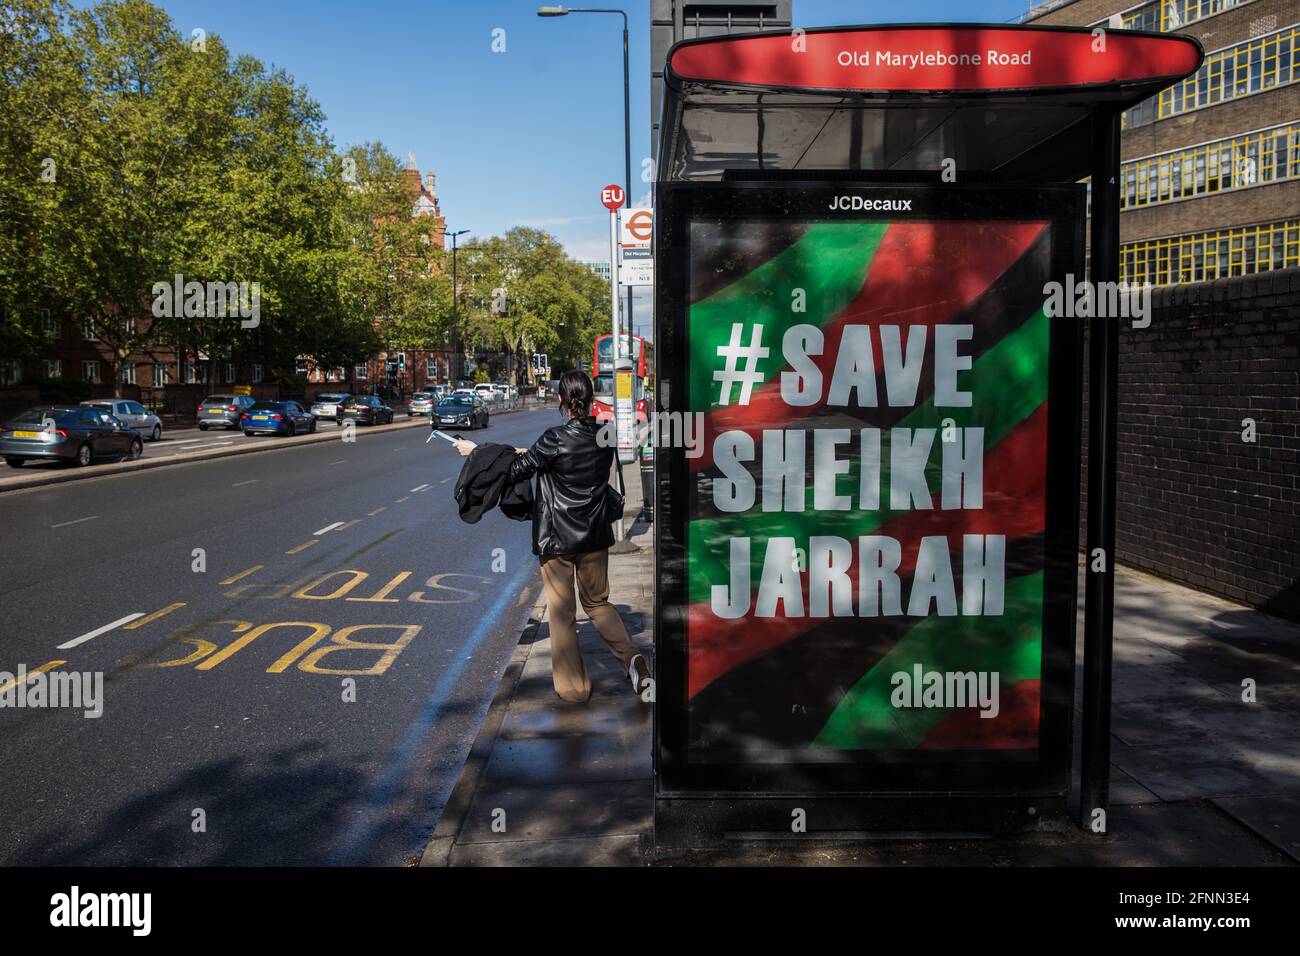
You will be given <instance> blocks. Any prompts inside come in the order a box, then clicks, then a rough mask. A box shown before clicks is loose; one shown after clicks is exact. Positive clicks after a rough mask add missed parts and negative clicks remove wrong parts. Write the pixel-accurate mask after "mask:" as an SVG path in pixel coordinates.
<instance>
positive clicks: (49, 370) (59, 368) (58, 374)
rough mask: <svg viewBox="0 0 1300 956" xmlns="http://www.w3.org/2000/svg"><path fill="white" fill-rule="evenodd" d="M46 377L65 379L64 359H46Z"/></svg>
mask: <svg viewBox="0 0 1300 956" xmlns="http://www.w3.org/2000/svg"><path fill="white" fill-rule="evenodd" d="M45 377H46V378H62V377H63V359H46V360H45Z"/></svg>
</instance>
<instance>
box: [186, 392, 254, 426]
mask: <svg viewBox="0 0 1300 956" xmlns="http://www.w3.org/2000/svg"><path fill="white" fill-rule="evenodd" d="M253 401H254V399H253V397H252V396H251V395H209V396H208V397H207V398H205V399H204V400H203V404H202V405H200V406H199V415H198V418H199V431H201V432H205V431H207V430H208V429H209V428H238V427H239V420H240V418H242V417H243V415H244V413H245V412H246V411H248V410H249V409H250V408H252V407H253Z"/></svg>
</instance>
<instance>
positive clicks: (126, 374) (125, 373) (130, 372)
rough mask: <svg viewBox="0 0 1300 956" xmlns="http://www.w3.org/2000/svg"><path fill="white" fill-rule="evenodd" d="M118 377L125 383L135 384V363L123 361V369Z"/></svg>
mask: <svg viewBox="0 0 1300 956" xmlns="http://www.w3.org/2000/svg"><path fill="white" fill-rule="evenodd" d="M118 378H119V379H120V380H121V382H122V384H123V385H134V384H135V363H134V362H123V363H122V367H121V369H120V370H119V371H118Z"/></svg>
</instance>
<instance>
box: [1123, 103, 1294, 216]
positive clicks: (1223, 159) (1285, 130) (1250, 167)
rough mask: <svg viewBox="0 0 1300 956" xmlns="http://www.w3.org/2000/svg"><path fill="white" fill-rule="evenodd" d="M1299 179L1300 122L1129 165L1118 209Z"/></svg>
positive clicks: (1145, 159)
mask: <svg viewBox="0 0 1300 956" xmlns="http://www.w3.org/2000/svg"><path fill="white" fill-rule="evenodd" d="M1296 178H1300V122H1294V123H1286V124H1283V125H1281V126H1274V127H1271V128H1269V129H1263V130H1254V131H1252V132H1249V133H1242V134H1241V135H1240V136H1234V137H1232V138H1231V139H1223V140H1216V141H1215V142H1212V143H1202V144H1200V145H1199V146H1189V147H1187V148H1186V149H1181V150H1175V151H1172V152H1168V153H1161V154H1159V155H1157V156H1146V157H1143V158H1141V159H1135V160H1130V161H1129V162H1127V163H1125V164H1124V166H1123V169H1122V172H1121V189H1120V208H1121V209H1133V208H1140V207H1142V206H1149V205H1153V204H1155V203H1162V202H1177V201H1178V200H1180V199H1192V198H1194V197H1197V196H1204V195H1208V194H1210V193H1217V192H1223V191H1225V190H1228V189H1244V188H1246V187H1249V186H1258V185H1262V184H1264V183H1273V182H1281V181H1283V180H1287V179H1296Z"/></svg>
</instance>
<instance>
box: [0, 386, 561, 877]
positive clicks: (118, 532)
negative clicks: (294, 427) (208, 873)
mask: <svg viewBox="0 0 1300 956" xmlns="http://www.w3.org/2000/svg"><path fill="white" fill-rule="evenodd" d="M556 421H557V414H556V412H555V410H554V409H549V410H542V411H529V412H517V413H513V414H508V415H501V416H494V417H493V420H492V424H491V426H490V427H489V428H488V429H487V430H486V431H481V432H477V433H474V434H473V436H472V437H474V438H475V439H476V440H479V441H496V442H501V443H506V444H511V445H520V446H522V445H526V444H529V443H531V442H532V440H533V439H534V438H535V437H536V436H537V435H538V434H540V432H541V431H542V430H543V429H544V428H546V427H548V426H549V425H551V424H554V423H555V422H556ZM427 435H428V433H427V431H426V430H425V429H423V428H412V429H403V430H398V431H389V432H384V433H375V434H371V435H367V434H366V433H365V430H364V429H359V435H358V440H357V441H356V442H353V443H345V442H343V441H342V440H340V441H338V442H334V441H330V442H322V443H319V444H310V445H303V446H299V447H295V448H288V449H285V450H283V451H273V452H268V453H265V454H258V455H245V456H240V457H236V458H227V459H217V460H211V461H204V462H196V463H193V464H189V463H186V464H178V465H176V466H173V467H167V468H159V469H155V470H152V471H145V472H139V473H132V474H123V475H115V476H105V477H100V478H89V479H86V480H83V481H75V482H71V483H67V484H61V485H52V486H49V487H44V488H34V489H30V490H25V491H16V492H10V493H7V494H2V495H0V527H3V528H4V529H5V532H4V535H5V547H4V548H3V549H0V609H2V611H3V613H2V614H0V671H2V672H9V673H11V674H16V673H17V668H18V666H19V664H23V665H25V666H26V668H27V669H28V671H29V672H30V671H32V670H34V669H36V668H40V667H42V666H47V667H49V668H50V673H54V672H65V673H66V672H76V673H85V674H94V673H96V672H102V674H103V713H102V716H99V717H87V716H85V714H84V711H83V710H79V709H72V708H57V709H56V708H51V707H44V708H33V707H27V708H22V709H19V708H15V707H12V706H10V707H5V708H0V728H2V730H0V765H3V767H4V768H5V784H6V785H5V787H4V788H3V792H0V816H2V817H3V819H4V821H5V826H4V827H3V828H0V863H2V864H4V865H16V864H30V865H46V864H68V865H70V864H86V865H106V864H140V865H153V864H168V865H172V864H187V865H189V864H206V865H240V864H242V865H261V864H303V865H309V864H382V865H402V864H406V863H408V862H410V861H412V860H413V859H416V858H418V856H419V854H420V851H421V850H422V849H423V847H424V843H425V841H426V839H427V837H428V834H429V833H430V832H431V831H432V829H433V827H434V825H435V824H436V822H437V817H438V814H439V812H440V810H441V808H442V805H443V803H444V802H445V800H446V798H447V796H448V795H449V793H450V789H451V787H452V785H453V783H454V781H455V778H456V775H457V772H458V770H459V768H460V766H461V764H462V762H463V761H464V758H465V755H466V753H467V752H468V750H469V747H470V744H471V743H472V741H473V738H474V735H475V733H476V732H477V729H478V726H479V723H480V721H481V718H482V715H483V714H484V713H485V712H486V710H487V707H488V704H489V702H490V699H491V696H492V694H493V692H494V691H495V689H496V686H497V684H498V681H499V678H500V674H501V672H502V671H503V669H504V667H505V664H506V662H507V660H508V659H509V656H510V654H511V651H512V650H513V648H514V645H515V641H516V638H517V636H518V632H519V628H520V625H521V624H522V623H523V621H524V620H525V619H526V616H527V613H528V610H529V609H530V608H531V607H532V605H533V603H534V601H535V599H536V595H537V592H538V590H539V582H538V575H537V571H536V559H535V558H534V557H533V556H532V554H531V552H530V548H529V526H528V525H527V523H524V522H515V521H510V520H508V519H506V518H505V517H504V516H502V515H501V514H500V513H499V512H493V513H492V514H490V515H488V516H487V517H485V518H484V520H483V521H482V522H481V523H479V524H478V525H466V524H464V523H463V522H461V521H460V519H459V517H458V515H457V513H456V504H455V501H454V499H453V498H452V490H453V488H454V487H455V478H456V476H457V474H458V473H459V470H460V465H461V459H460V457H459V456H457V455H456V454H455V452H454V451H453V450H452V449H451V448H450V446H448V445H446V444H445V443H442V442H439V441H438V440H437V439H434V441H433V442H432V443H430V444H425V439H426V437H427ZM267 440H274V439H267ZM131 615H138V616H137V617H135V618H134V619H131V617H130V616H131ZM111 625H115V626H111ZM109 626H111V627H109ZM106 627H108V629H107V630H104V628H106ZM88 635H92V636H88ZM60 645H65V646H64V647H60ZM51 662H62V663H53V664H51ZM5 680H6V678H5V677H3V676H0V696H3V695H4V694H5V688H4V683H5ZM43 680H45V675H42V676H41V677H30V676H29V680H28V684H27V685H26V688H31V687H33V686H35V684H36V683H39V682H41V681H43ZM86 686H87V687H88V688H91V687H93V678H90V679H89V682H88V684H87V685H86ZM9 690H10V691H14V692H16V690H17V688H16V687H11V688H9Z"/></svg>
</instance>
